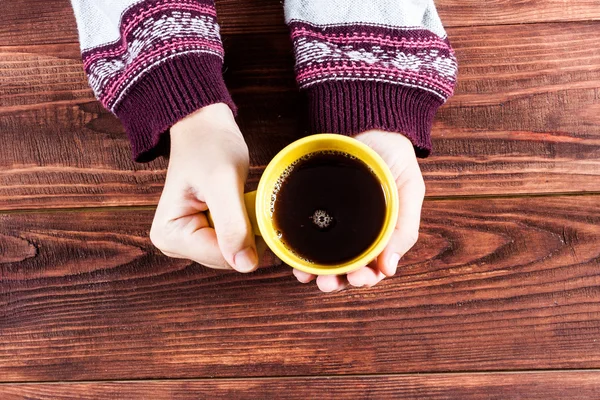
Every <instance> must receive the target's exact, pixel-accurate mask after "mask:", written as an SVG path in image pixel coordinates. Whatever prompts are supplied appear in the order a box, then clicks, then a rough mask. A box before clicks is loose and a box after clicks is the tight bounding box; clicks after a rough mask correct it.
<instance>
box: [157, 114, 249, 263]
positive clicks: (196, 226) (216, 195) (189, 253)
mask: <svg viewBox="0 0 600 400" xmlns="http://www.w3.org/2000/svg"><path fill="white" fill-rule="evenodd" d="M248 165H249V156H248V147H247V146H246V143H245V141H244V138H243V136H242V134H241V132H240V130H239V128H238V126H237V124H236V123H235V120H234V118H233V114H232V112H231V110H230V109H229V107H228V106H227V105H225V104H222V103H220V104H213V105H210V106H207V107H204V108H202V109H200V110H199V111H196V112H195V113H193V114H191V115H189V116H187V117H186V118H184V119H183V120H181V121H179V122H177V123H176V124H175V125H173V127H172V128H171V154H170V160H169V168H168V170H167V177H166V180H165V186H164V189H163V192H162V195H161V197H160V201H159V202H158V207H157V208H156V213H155V214H154V221H153V222H152V228H151V229H150V240H151V241H152V243H153V244H154V245H155V246H156V247H157V248H158V249H159V250H160V251H162V252H163V253H164V254H165V255H167V256H169V257H175V258H186V259H190V260H193V261H196V262H198V263H200V264H202V265H205V266H207V267H210V268H216V269H231V268H233V269H235V270H237V271H239V272H251V271H254V270H255V269H256V267H257V266H258V256H257V252H256V244H255V241H254V234H253V232H252V227H251V225H250V221H249V220H248V215H247V212H246V207H245V205H244V182H245V181H246V178H247V176H248ZM207 210H210V212H211V215H212V218H213V221H214V224H215V228H214V229H213V228H211V227H210V226H209V224H208V220H207V217H206V214H205V211H207Z"/></svg>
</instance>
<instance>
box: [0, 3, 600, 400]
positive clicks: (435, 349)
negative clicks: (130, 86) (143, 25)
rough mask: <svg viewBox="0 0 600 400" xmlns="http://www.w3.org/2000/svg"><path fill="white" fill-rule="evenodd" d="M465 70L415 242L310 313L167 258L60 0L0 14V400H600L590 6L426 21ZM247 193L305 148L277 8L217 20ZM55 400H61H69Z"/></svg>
mask: <svg viewBox="0 0 600 400" xmlns="http://www.w3.org/2000/svg"><path fill="white" fill-rule="evenodd" d="M437 4H438V7H439V11H440V14H441V16H442V19H443V21H444V23H445V25H446V26H447V28H448V29H447V30H448V34H449V36H450V39H451V41H452V43H453V45H454V47H455V49H456V52H457V55H458V59H459V61H460V76H459V84H458V89H457V94H456V96H454V97H453V98H452V100H451V101H450V102H449V103H448V104H447V105H445V106H444V107H443V108H442V109H441V110H440V112H439V115H438V117H437V120H436V123H435V126H434V146H435V155H433V156H432V157H430V158H428V159H426V160H423V162H422V164H421V166H422V170H423V174H424V176H425V179H426V181H427V188H428V198H427V200H426V201H425V205H424V212H423V221H422V235H421V239H420V241H419V243H418V245H417V246H416V247H415V249H414V250H413V251H411V252H410V253H409V254H408V255H407V256H406V257H405V259H404V260H403V261H402V267H401V268H400V269H399V270H398V274H397V276H395V277H394V278H391V279H386V280H385V281H383V282H382V283H381V284H379V285H378V286H377V287H375V288H372V289H351V290H347V291H344V292H340V293H335V294H322V293H320V292H319V291H318V290H317V288H316V287H315V285H301V284H299V283H298V282H296V280H295V279H294V278H293V277H292V275H291V273H290V272H291V271H290V269H289V268H288V267H286V266H284V265H280V263H279V262H278V261H277V260H276V259H275V258H274V257H272V256H271V257H269V258H268V259H267V260H265V262H264V264H265V268H262V269H260V270H259V271H258V272H256V273H253V274H251V275H241V274H237V273H224V272H217V271H213V270H210V269H206V268H203V267H202V266H199V265H197V264H194V263H191V262H188V261H184V260H175V259H169V258H166V257H164V256H162V255H161V254H160V253H159V252H158V251H157V250H156V249H154V248H153V247H152V245H151V244H150V242H149V240H148V230H149V227H150V223H151V220H152V215H153V210H154V206H155V204H156V202H157V200H158V197H159V194H160V192H161V187H162V183H163V179H164V175H165V167H166V163H165V162H164V161H163V160H160V161H156V162H153V163H150V164H146V165H139V164H135V163H133V162H132V161H130V154H129V145H128V142H127V140H126V138H125V137H124V135H123V129H122V127H121V125H120V124H119V122H118V121H117V120H116V119H115V118H114V117H113V116H111V115H110V114H109V113H108V112H107V111H105V110H103V109H102V107H101V106H100V105H99V104H98V103H97V102H96V101H95V100H94V97H93V95H92V92H91V90H90V89H89V88H88V85H87V83H86V80H85V76H84V74H83V72H82V66H81V63H80V60H79V51H78V44H77V35H76V28H75V21H74V19H73V17H72V11H71V9H70V7H69V2H68V0H53V1H47V0H11V1H8V0H5V1H2V2H1V3H0V135H1V136H0V140H1V142H0V335H1V336H0V337H1V338H0V382H2V384H0V399H3V400H4V399H20V398H35V399H38V398H43V399H57V398H71V397H75V398H102V399H108V398H111V399H112V398H114V399H130V398H139V399H171V398H211V399H212V398H218V397H224V398H248V399H280V398H285V399H288V398H290V399H291V398H294V399H296V398H298V399H312V398H321V399H326V398H336V399H337V398H401V397H402V398H410V397H413V398H437V399H442V398H459V399H478V398H502V399H504V398H540V399H548V398H569V399H575V398H600V373H599V372H598V371H597V369H598V368H600V4H599V3H598V0H569V1H564V0H530V1H517V0H509V1H506V0H488V1H480V0H437ZM217 6H218V11H219V13H220V14H219V15H220V20H221V23H222V31H223V34H224V43H225V47H226V52H227V60H226V67H227V71H226V79H227V82H228V85H229V88H230V89H231V91H232V94H233V97H234V99H235V100H236V102H237V103H238V105H239V106H240V110H241V111H240V116H239V123H240V126H241V128H242V130H243V132H245V134H246V135H247V140H248V142H249V146H250V148H251V149H252V164H253V167H252V173H251V177H250V181H249V184H248V186H249V188H252V187H253V186H256V182H257V180H258V178H259V177H260V174H261V171H262V168H263V166H264V165H265V164H266V163H267V162H268V161H269V160H270V158H271V157H272V156H273V155H274V154H275V153H276V152H277V151H278V150H279V149H281V148H282V147H283V146H285V145H286V144H287V143H289V142H290V141H292V140H294V139H296V138H298V137H300V136H302V135H303V134H304V131H303V126H304V119H305V114H304V107H303V100H302V97H301V96H300V95H298V94H297V92H296V87H295V82H294V75H293V58H292V50H291V45H290V41H289V40H288V33H287V31H286V27H285V25H284V24H283V15H282V7H281V4H280V1H279V0H221V1H218V2H217ZM61 396H62V397H61Z"/></svg>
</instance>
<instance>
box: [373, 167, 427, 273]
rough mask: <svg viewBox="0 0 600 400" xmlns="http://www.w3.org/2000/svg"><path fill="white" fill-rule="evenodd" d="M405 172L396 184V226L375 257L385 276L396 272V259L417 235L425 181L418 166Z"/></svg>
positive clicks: (398, 258) (413, 241) (415, 239)
mask: <svg viewBox="0 0 600 400" xmlns="http://www.w3.org/2000/svg"><path fill="white" fill-rule="evenodd" d="M405 174H408V177H407V178H406V180H405V181H404V182H402V183H401V184H399V185H398V200H399V213H398V220H397V223H396V227H395V229H394V232H393V233H392V237H391V239H390V241H389V243H388V245H387V246H386V248H385V249H384V250H383V252H382V253H381V255H380V256H378V257H377V264H378V268H379V270H380V271H381V272H383V273H384V274H385V275H386V276H393V275H394V274H395V273H396V269H397V268H398V261H400V258H402V256H404V254H406V252H407V251H408V250H410V249H411V248H412V247H413V246H414V245H415V243H416V242H417V238H418V237H419V224H420V221H421V207H422V205H423V199H424V197H425V183H424V182H423V178H422V176H421V173H420V171H419V167H418V166H415V167H414V168H412V169H411V170H410V171H406V172H405ZM403 175H404V174H403Z"/></svg>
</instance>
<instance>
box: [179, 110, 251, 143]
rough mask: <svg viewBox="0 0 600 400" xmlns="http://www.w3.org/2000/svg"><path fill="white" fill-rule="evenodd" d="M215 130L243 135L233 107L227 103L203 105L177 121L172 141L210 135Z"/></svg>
mask: <svg viewBox="0 0 600 400" xmlns="http://www.w3.org/2000/svg"><path fill="white" fill-rule="evenodd" d="M214 131H221V132H231V133H233V134H235V135H238V136H240V137H241V136H242V135H241V132H240V130H239V128H238V126H237V123H236V122H235V118H234V116H233V112H232V111H231V108H229V106H228V105H227V104H225V103H216V104H210V105H208V106H206V107H202V108H201V109H199V110H196V111H195V112H193V113H191V114H189V115H188V116H186V117H185V118H183V119H182V120H180V121H178V122H177V123H175V124H174V125H173V126H172V127H171V129H170V134H171V142H179V141H181V140H182V139H183V138H186V137H190V136H194V137H198V136H203V135H210V134H211V132H214Z"/></svg>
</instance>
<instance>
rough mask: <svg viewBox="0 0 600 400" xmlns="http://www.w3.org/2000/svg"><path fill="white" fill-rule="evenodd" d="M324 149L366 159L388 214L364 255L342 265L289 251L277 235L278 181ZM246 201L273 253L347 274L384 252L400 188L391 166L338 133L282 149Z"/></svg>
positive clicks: (320, 271) (316, 270)
mask: <svg viewBox="0 0 600 400" xmlns="http://www.w3.org/2000/svg"><path fill="white" fill-rule="evenodd" d="M324 150H333V151H340V152H344V153H346V154H349V155H352V156H354V157H356V158H358V159H359V160H361V161H363V162H364V163H365V164H367V165H368V166H369V167H370V168H371V170H372V171H373V173H374V175H375V176H376V177H377V179H378V180H379V182H380V183H381V187H382V189H383V192H384V194H385V202H386V213H385V220H384V224H383V226H382V228H381V232H380V233H379V236H378V237H377V239H376V240H375V241H374V242H373V244H372V245H371V246H370V247H369V248H368V249H367V250H365V251H364V252H363V253H362V254H359V255H358V256H357V257H355V258H354V259H352V260H350V261H347V262H345V263H343V264H339V265H319V264H316V263H310V262H307V261H306V260H303V259H302V258H300V257H299V256H297V255H296V254H294V253H293V252H292V251H290V250H289V249H288V248H287V247H286V246H285V244H284V243H283V242H282V241H281V239H280V238H279V237H278V235H277V230H276V229H275V226H274V223H273V215H272V212H271V201H272V199H271V196H272V195H273V192H274V187H275V184H276V183H277V181H278V179H279V177H280V176H281V175H282V174H283V172H284V171H285V169H286V168H287V167H289V166H290V165H291V164H292V163H294V162H295V161H296V160H298V159H299V158H301V157H303V156H306V155H308V154H311V153H315V152H319V151H324ZM356 190H357V191H358V190H360V188H358V187H357V188H356ZM245 201H246V208H247V210H248V217H249V218H250V222H251V224H252V228H253V230H254V233H255V234H256V235H258V236H262V238H263V239H264V241H265V242H266V243H267V246H269V248H270V249H271V250H272V251H273V253H275V255H277V257H279V258H280V259H281V260H282V261H283V262H285V263H286V264H288V265H289V266H291V267H293V268H297V269H299V270H301V271H304V272H308V273H310V274H317V275H338V274H345V273H348V272H351V271H354V270H356V269H358V268H360V267H363V266H365V265H367V264H368V263H369V262H371V261H372V260H373V259H374V258H375V257H377V256H378V255H379V253H381V252H382V251H383V249H384V247H385V246H386V244H387V243H388V241H389V240H390V237H391V235H392V232H393V231H394V227H395V226H396V220H397V219H398V190H397V188H396V183H395V180H394V177H393V176H392V173H391V172H390V169H389V168H388V166H387V165H386V164H385V162H384V161H383V160H382V159H381V157H379V155H378V154H377V153H376V152H375V151H373V150H372V149H371V148H370V147H368V146H367V145H365V144H363V143H362V142H359V141H358V140H356V139H352V138H349V137H346V136H342V135H335V134H319V135H312V136H308V137H306V138H303V139H300V140H297V141H295V142H293V143H292V144H290V145H288V146H287V147H286V148H284V149H283V150H281V151H280V152H279V153H278V154H277V155H276V156H275V158H273V160H271V162H270V163H269V165H267V168H266V169H265V172H264V173H263V175H262V177H261V178H260V182H259V183H258V189H257V190H256V191H255V192H250V193H246V194H245ZM253 211H254V212H253ZM211 225H212V221H211Z"/></svg>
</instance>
